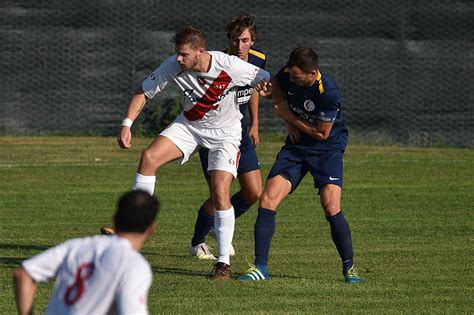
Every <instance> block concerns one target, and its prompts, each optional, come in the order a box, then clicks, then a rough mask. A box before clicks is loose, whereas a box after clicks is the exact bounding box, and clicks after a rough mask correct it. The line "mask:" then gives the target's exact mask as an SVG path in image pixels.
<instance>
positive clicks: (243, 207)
mask: <svg viewBox="0 0 474 315" xmlns="http://www.w3.org/2000/svg"><path fill="white" fill-rule="evenodd" d="M230 203H231V204H232V206H233V207H234V213H235V218H236V219H237V218H238V217H240V216H241V215H242V214H244V213H245V212H247V210H248V209H249V208H250V207H251V206H252V205H249V204H248V202H247V201H246V200H245V199H244V198H243V197H242V191H241V190H239V191H238V192H236V193H235V194H234V195H233V196H232V197H231V198H230Z"/></svg>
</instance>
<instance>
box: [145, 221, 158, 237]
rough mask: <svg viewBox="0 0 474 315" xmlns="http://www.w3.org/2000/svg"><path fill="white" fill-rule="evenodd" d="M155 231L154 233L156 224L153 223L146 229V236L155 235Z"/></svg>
mask: <svg viewBox="0 0 474 315" xmlns="http://www.w3.org/2000/svg"><path fill="white" fill-rule="evenodd" d="M155 231H156V223H155V222H153V223H152V224H150V225H149V226H148V227H147V232H148V235H151V234H153V233H155Z"/></svg>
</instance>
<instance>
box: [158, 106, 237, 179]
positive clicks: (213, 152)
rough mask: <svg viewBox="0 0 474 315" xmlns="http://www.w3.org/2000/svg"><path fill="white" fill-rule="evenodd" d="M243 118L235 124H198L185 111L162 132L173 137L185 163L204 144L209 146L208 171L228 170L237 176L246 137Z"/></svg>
mask: <svg viewBox="0 0 474 315" xmlns="http://www.w3.org/2000/svg"><path fill="white" fill-rule="evenodd" d="M241 128H242V126H241V123H240V120H238V121H236V124H235V126H231V127H226V128H201V129H199V128H196V127H194V126H193V125H192V124H191V123H190V122H189V121H188V120H187V119H186V118H185V117H184V116H183V115H182V114H181V115H179V116H178V117H177V118H176V119H175V120H174V122H173V123H171V125H169V126H168V127H167V128H166V129H165V130H163V131H162V132H161V133H160V136H165V137H166V138H168V139H170V140H171V141H172V142H173V143H174V144H175V145H176V146H177V147H178V149H179V150H181V152H183V158H182V159H181V160H180V162H181V164H184V163H186V161H187V160H188V159H189V158H190V156H191V155H193V154H194V153H195V152H197V151H198V150H199V149H200V148H201V147H203V148H207V149H209V157H208V168H207V171H208V172H210V171H216V170H219V171H226V172H229V173H231V174H232V175H233V176H234V178H235V177H237V167H238V165H239V158H240V151H239V146H240V138H241V137H242V129H241Z"/></svg>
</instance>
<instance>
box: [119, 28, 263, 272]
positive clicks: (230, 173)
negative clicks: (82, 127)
mask: <svg viewBox="0 0 474 315" xmlns="http://www.w3.org/2000/svg"><path fill="white" fill-rule="evenodd" d="M173 41H174V43H175V49H176V54H175V55H173V56H171V57H169V58H168V59H167V60H165V61H164V62H163V63H162V64H161V65H160V66H159V67H158V68H157V69H156V70H155V71H153V72H152V73H151V74H150V76H149V77H148V78H147V79H146V80H145V81H144V82H143V83H142V85H141V88H140V89H139V90H138V91H137V92H136V93H135V95H134V96H133V97H132V99H131V101H130V104H129V106H128V111H127V117H126V118H125V119H124V121H123V122H122V129H121V132H120V135H119V138H118V143H119V145H120V147H121V148H123V149H127V148H129V147H130V145H131V144H130V141H131V132H130V127H131V125H132V122H133V121H134V120H135V119H136V118H137V117H138V115H139V114H140V112H141V110H142V109H143V107H144V106H145V103H146V101H147V99H149V98H152V97H154V96H155V95H156V94H158V93H160V92H161V91H162V90H163V89H164V88H165V87H166V86H167V85H168V83H170V82H175V83H176V84H177V85H178V86H179V87H180V89H181V90H182V91H183V93H184V98H183V109H184V110H183V112H182V113H181V114H180V115H179V116H178V117H177V118H176V119H175V121H174V122H173V123H172V124H171V125H169V126H168V127H167V128H166V129H165V130H163V131H162V132H161V133H160V134H159V135H158V136H157V137H156V138H155V140H153V142H152V143H151V144H150V145H149V146H148V148H147V149H146V150H145V151H144V152H143V153H142V156H141V160H140V164H139V166H138V172H137V174H136V177H135V182H134V185H133V188H134V189H143V190H145V191H148V192H149V193H150V194H153V191H154V189H155V182H156V177H155V173H156V171H157V170H158V169H159V168H160V167H161V166H163V165H165V164H166V163H168V162H171V161H173V160H179V161H180V163H181V164H183V163H185V162H186V161H187V160H188V159H189V157H190V156H191V155H192V154H193V153H194V152H196V151H197V150H199V149H200V148H201V147H202V148H207V149H209V157H208V168H207V172H209V173H210V176H211V194H212V206H213V207H214V208H215V209H216V210H217V211H216V215H215V220H214V229H215V231H216V237H217V251H218V257H217V263H216V265H215V268H214V272H213V276H212V278H213V279H214V280H220V279H223V280H225V279H230V278H231V271H230V251H231V246H232V237H233V235H234V225H235V215H234V208H233V207H232V204H231V202H230V188H231V184H232V181H233V179H234V177H236V176H237V165H238V163H239V157H240V152H239V146H240V138H241V125H240V119H241V118H242V114H241V113H240V111H239V106H238V104H237V95H236V94H237V87H238V86H246V85H250V86H255V85H257V84H258V83H260V82H262V81H268V80H269V79H270V74H269V73H268V72H266V71H265V70H262V69H260V68H259V67H256V66H254V65H251V64H250V63H247V62H245V61H243V60H242V59H240V58H238V57H235V56H230V55H228V54H226V53H223V52H218V51H207V50H206V46H207V44H206V37H205V35H204V33H203V32H202V31H201V30H198V29H196V28H194V27H191V26H187V27H184V28H183V29H181V30H180V31H178V32H177V33H176V34H175V36H174V38H173Z"/></svg>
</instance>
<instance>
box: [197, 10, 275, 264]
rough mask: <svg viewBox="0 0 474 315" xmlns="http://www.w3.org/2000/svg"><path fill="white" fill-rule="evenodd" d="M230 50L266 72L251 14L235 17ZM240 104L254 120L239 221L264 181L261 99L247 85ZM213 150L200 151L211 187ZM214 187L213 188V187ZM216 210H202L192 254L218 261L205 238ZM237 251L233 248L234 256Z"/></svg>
mask: <svg viewBox="0 0 474 315" xmlns="http://www.w3.org/2000/svg"><path fill="white" fill-rule="evenodd" d="M226 32H227V39H228V41H229V48H227V49H226V50H225V52H226V53H228V54H230V55H234V56H238V57H239V58H240V59H242V60H244V61H247V62H248V63H250V64H253V65H255V66H257V67H259V68H262V69H265V64H266V56H265V54H264V53H263V52H261V51H259V50H257V49H254V48H253V47H252V46H253V44H254V42H255V39H256V37H257V26H256V25H255V19H254V17H253V16H250V15H249V14H242V15H239V16H237V17H235V18H234V19H233V20H232V21H231V22H230V23H229V24H228V25H227V27H226ZM237 101H238V104H239V108H240V111H241V113H242V115H245V113H246V112H247V109H248V110H249V116H250V128H248V127H247V125H246V124H245V123H243V122H242V140H241V144H240V153H241V155H240V160H239V166H238V169H237V174H238V175H237V179H238V180H239V184H240V187H241V189H240V191H238V192H237V193H235V194H234V195H233V196H232V197H231V203H232V205H233V207H234V213H235V217H236V218H238V217H239V216H241V215H242V214H243V213H245V212H246V211H247V210H248V209H249V208H250V207H251V206H252V205H253V204H254V203H255V202H257V200H258V199H259V198H260V195H261V194H262V178H261V175H260V163H259V162H258V157H257V153H256V151H255V146H256V145H258V143H259V137H258V105H259V95H258V92H257V91H254V89H253V87H251V86H250V85H247V86H245V87H238V91H237ZM208 154H209V150H208V149H206V148H202V149H201V150H200V151H199V157H200V159H201V165H202V169H203V171H204V175H205V177H206V180H207V182H208V184H210V179H211V177H210V176H209V174H208V172H207V168H208V165H207V161H208ZM209 187H210V186H209ZM214 214H215V208H214V207H213V206H212V203H211V198H210V197H209V198H208V199H207V200H206V201H205V202H204V203H203V204H202V206H201V207H200V209H199V212H198V217H197V219H196V224H195V227H194V235H193V237H192V239H191V244H190V246H189V252H190V254H191V255H193V256H196V257H197V258H199V259H211V260H214V259H216V258H215V257H214V255H213V254H212V252H211V249H210V247H209V246H208V245H207V244H206V243H205V237H206V235H208V234H209V232H211V233H212V227H213V225H214V223H213V222H214ZM234 253H235V251H234V250H233V248H232V251H231V254H234Z"/></svg>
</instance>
